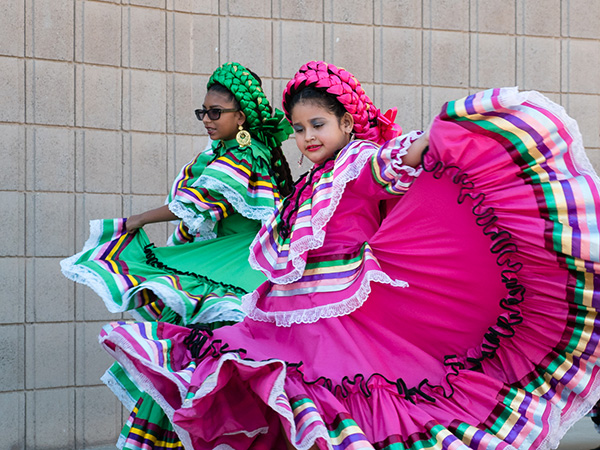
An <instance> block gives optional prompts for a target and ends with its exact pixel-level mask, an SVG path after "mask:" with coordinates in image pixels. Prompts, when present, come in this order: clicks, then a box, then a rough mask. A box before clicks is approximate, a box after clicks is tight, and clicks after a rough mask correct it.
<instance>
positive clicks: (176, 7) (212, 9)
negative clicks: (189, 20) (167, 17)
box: [167, 0, 220, 14]
mask: <svg viewBox="0 0 600 450" xmlns="http://www.w3.org/2000/svg"><path fill="white" fill-rule="evenodd" d="M219 3H220V1H219V0H167V11H182V12H189V13H197V14H219Z"/></svg>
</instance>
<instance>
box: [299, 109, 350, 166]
mask: <svg viewBox="0 0 600 450" xmlns="http://www.w3.org/2000/svg"><path fill="white" fill-rule="evenodd" d="M292 126H293V127H294V131H295V135H294V136H295V138H296V145H297V146H298V149H300V151H301V152H302V154H303V155H304V156H306V157H307V158H308V159H310V161H311V162H312V163H313V164H320V163H322V162H323V161H325V160H326V159H327V158H330V157H331V156H333V155H334V153H335V152H336V151H338V150H339V149H341V148H343V147H345V146H346V144H348V142H350V133H351V132H352V127H353V126H354V119H352V116H351V115H350V114H349V113H345V114H344V116H343V117H342V118H341V119H338V118H337V116H336V115H335V114H333V113H332V112H331V111H329V109H327V108H325V107H323V106H321V105H319V104H318V103H317V102H311V101H300V102H299V103H296V105H295V106H294V108H293V109H292Z"/></svg>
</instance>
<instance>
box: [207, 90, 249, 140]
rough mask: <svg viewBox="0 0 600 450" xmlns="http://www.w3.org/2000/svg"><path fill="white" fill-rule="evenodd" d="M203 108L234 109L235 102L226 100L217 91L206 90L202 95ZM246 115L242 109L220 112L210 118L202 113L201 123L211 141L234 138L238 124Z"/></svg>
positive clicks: (225, 97) (240, 123) (241, 122)
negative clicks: (216, 116)
mask: <svg viewBox="0 0 600 450" xmlns="http://www.w3.org/2000/svg"><path fill="white" fill-rule="evenodd" d="M202 108H203V109H207V110H209V109H235V104H234V102H233V101H232V100H228V99H227V96H225V95H224V94H222V93H220V92H217V91H210V90H209V91H208V92H207V93H206V96H205V97H204V103H203V104H202ZM245 120H246V116H245V114H244V113H243V112H242V111H235V112H221V116H220V117H219V118H218V119H216V120H212V119H211V118H210V117H208V114H205V115H204V119H202V123H203V124H204V127H205V128H206V132H207V133H208V136H209V137H210V138H211V139H212V140H213V141H218V140H221V141H228V140H230V139H233V138H235V135H236V134H237V132H238V131H239V128H238V127H239V126H240V125H242V124H243V123H244V121H245Z"/></svg>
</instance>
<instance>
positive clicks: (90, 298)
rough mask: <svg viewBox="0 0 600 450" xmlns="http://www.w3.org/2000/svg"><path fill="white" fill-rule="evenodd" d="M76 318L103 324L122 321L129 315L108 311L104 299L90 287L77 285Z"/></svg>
mask: <svg viewBox="0 0 600 450" xmlns="http://www.w3.org/2000/svg"><path fill="white" fill-rule="evenodd" d="M75 302H76V307H75V318H76V320H85V321H100V322H102V323H106V322H113V321H115V320H121V319H122V318H123V317H127V318H130V317H129V315H125V316H124V315H123V314H121V313H111V312H109V311H108V310H107V309H106V306H105V305H104V302H103V301H102V299H101V298H100V297H99V296H98V295H97V294H96V293H95V292H94V291H92V290H91V289H90V288H89V287H87V286H85V285H83V284H79V283H77V284H75Z"/></svg>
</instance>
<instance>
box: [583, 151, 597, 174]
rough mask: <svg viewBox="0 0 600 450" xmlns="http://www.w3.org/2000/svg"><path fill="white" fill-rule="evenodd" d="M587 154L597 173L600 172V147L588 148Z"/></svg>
mask: <svg viewBox="0 0 600 450" xmlns="http://www.w3.org/2000/svg"><path fill="white" fill-rule="evenodd" d="M586 154H587V156H588V158H589V160H590V162H591V163H592V166H593V167H594V169H595V170H596V172H597V173H600V149H597V148H596V149H587V150H586Z"/></svg>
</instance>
